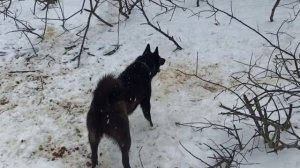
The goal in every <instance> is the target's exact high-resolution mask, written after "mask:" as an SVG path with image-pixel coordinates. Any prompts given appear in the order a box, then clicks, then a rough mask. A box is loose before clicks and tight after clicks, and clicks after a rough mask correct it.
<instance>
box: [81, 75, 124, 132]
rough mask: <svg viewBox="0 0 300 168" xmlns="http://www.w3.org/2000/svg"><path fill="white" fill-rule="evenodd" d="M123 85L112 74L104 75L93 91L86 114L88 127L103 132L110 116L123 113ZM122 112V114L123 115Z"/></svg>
mask: <svg viewBox="0 0 300 168" xmlns="http://www.w3.org/2000/svg"><path fill="white" fill-rule="evenodd" d="M123 99H124V98H123V87H122V84H121V83H120V81H119V80H118V79H116V78H115V77H114V76H113V75H106V76H104V77H103V78H102V79H101V80H100V81H99V83H98V85H97V88H96V90H95V91H94V98H93V100H92V103H91V107H90V110H89V112H88V116H87V126H88V128H93V129H97V131H101V132H105V128H106V127H107V126H108V125H111V124H109V123H110V122H111V121H110V120H111V119H112V118H113V117H112V116H115V115H120V113H125V114H126V111H124V110H123V109H122V106H123V104H124V103H122V100H123ZM125 114H124V115H125Z"/></svg>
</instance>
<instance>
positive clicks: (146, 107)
mask: <svg viewBox="0 0 300 168" xmlns="http://www.w3.org/2000/svg"><path fill="white" fill-rule="evenodd" d="M140 105H141V108H142V111H143V114H144V116H145V118H146V119H147V120H148V121H149V122H150V126H151V127H153V123H152V120H151V113H150V109H151V104H150V97H149V98H145V99H144V100H143V101H142V102H141V104H140Z"/></svg>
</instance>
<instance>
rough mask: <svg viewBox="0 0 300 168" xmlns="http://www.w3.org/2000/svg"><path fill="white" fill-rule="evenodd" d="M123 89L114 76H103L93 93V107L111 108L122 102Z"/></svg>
mask: <svg viewBox="0 0 300 168" xmlns="http://www.w3.org/2000/svg"><path fill="white" fill-rule="evenodd" d="M122 98H123V87H122V84H121V82H120V80H119V79H117V78H115V76H114V75H112V74H108V75H105V76H104V77H103V78H102V79H101V80H100V81H99V83H98V85H97V87H96V90H95V91H94V100H93V102H94V103H95V104H94V105H96V106H102V107H103V106H106V107H107V106H112V105H113V104H114V103H117V102H118V101H120V100H122Z"/></svg>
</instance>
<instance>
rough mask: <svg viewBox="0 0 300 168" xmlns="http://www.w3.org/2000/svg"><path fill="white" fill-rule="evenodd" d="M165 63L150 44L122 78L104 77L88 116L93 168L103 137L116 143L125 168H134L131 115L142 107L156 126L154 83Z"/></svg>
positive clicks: (147, 117) (146, 116)
mask: <svg viewBox="0 0 300 168" xmlns="http://www.w3.org/2000/svg"><path fill="white" fill-rule="evenodd" d="M164 63H165V59H164V58H161V57H160V56H159V54H158V48H156V49H155V51H154V53H151V51H150V45H149V44H148V45H147V47H146V49H145V51H144V53H143V55H142V56H139V57H138V58H137V59H136V60H135V61H134V62H133V63H132V64H131V65H129V66H128V67H127V68H126V69H125V71H124V72H122V73H121V74H120V75H119V77H118V78H116V77H114V76H113V75H106V76H104V77H103V78H102V79H101V80H100V82H99V83H98V86H97V88H96V90H95V91H94V98H93V101H92V103H91V107H90V110H89V112H88V115H87V127H88V131H89V142H90V145H91V150H92V168H94V167H96V165H97V164H98V156H97V153H98V152H97V150H98V145H99V142H100V139H101V138H102V136H103V134H106V135H108V136H109V137H111V138H113V139H114V140H116V142H117V143H118V145H119V147H120V150H121V152H122V163H123V167H124V168H130V164H129V156H128V155H129V149H130V145H131V137H130V131H129V121H128V115H129V114H131V113H132V112H133V111H134V110H135V108H136V107H137V106H138V105H141V108H142V111H143V113H144V116H145V118H146V119H147V120H148V121H149V122H150V125H151V126H153V123H152V120H151V114H150V107H151V104H150V97H151V80H152V78H153V77H154V76H155V75H156V74H157V73H158V72H159V67H160V66H161V65H163V64H164Z"/></svg>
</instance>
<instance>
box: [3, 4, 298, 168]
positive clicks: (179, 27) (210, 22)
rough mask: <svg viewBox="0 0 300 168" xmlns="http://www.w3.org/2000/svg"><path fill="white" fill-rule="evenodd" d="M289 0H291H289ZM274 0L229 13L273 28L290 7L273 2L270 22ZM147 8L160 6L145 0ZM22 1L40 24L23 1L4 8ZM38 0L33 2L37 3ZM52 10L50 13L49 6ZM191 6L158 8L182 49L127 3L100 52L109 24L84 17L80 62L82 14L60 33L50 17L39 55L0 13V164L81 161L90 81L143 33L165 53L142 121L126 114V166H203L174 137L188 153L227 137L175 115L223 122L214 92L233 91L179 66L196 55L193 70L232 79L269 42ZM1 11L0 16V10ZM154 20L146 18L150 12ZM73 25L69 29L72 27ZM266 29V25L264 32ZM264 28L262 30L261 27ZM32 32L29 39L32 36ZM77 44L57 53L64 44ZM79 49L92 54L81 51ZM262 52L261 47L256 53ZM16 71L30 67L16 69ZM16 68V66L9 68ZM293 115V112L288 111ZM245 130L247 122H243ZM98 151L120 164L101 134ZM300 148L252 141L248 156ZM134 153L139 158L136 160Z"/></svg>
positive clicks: (267, 161) (112, 66)
mask: <svg viewBox="0 0 300 168" xmlns="http://www.w3.org/2000/svg"><path fill="white" fill-rule="evenodd" d="M230 2H231V1H225V0H215V5H216V6H217V7H219V8H221V9H224V10H227V11H228V10H229V9H230ZM290 2H292V1H290ZM63 3H64V4H65V6H64V8H65V13H67V14H71V13H73V12H75V11H76V10H78V9H79V8H80V7H81V2H80V1H73V0H65V1H63ZM273 3H274V1H273V0H264V1H261V0H243V1H240V0H233V1H232V5H233V9H234V14H235V16H237V17H239V18H240V19H241V20H243V21H245V22H246V23H247V24H249V25H250V26H252V27H255V28H259V30H260V32H262V33H264V34H265V33H266V32H274V31H276V30H277V28H278V27H279V26H280V24H281V22H282V21H283V20H284V19H286V18H289V17H290V14H291V13H292V12H293V11H292V10H290V9H286V8H283V7H282V8H279V9H278V10H277V11H276V14H275V17H274V19H275V22H273V23H271V22H269V21H268V18H269V15H270V11H271V8H272V6H273ZM146 4H147V8H146V11H147V13H148V14H149V17H150V18H152V17H151V16H154V15H155V14H157V13H158V12H159V11H160V8H158V7H157V6H155V5H153V4H149V2H148V1H146ZM195 5H196V1H195V2H194V1H192V0H190V1H188V2H186V3H185V6H186V7H188V8H190V9H192V10H193V11H200V10H201V9H205V8H206V6H205V4H204V3H201V7H200V8H196V7H195ZM20 7H22V14H21V15H20V17H21V18H24V19H26V20H28V21H29V22H30V24H32V25H33V27H37V28H38V29H40V30H37V31H42V30H43V24H42V22H41V21H40V20H38V19H36V17H35V16H32V14H31V11H30V9H32V8H33V2H31V1H14V5H13V7H12V8H13V9H20ZM39 9H41V7H40V8H39ZM101 9H102V10H101V14H102V15H101V16H103V17H104V18H105V19H106V20H108V21H109V22H112V23H115V22H116V20H117V16H118V13H117V12H118V10H117V9H116V8H113V7H112V6H111V5H109V4H107V3H104V4H103V6H102V7H101ZM52 15H53V16H55V14H53V13H52ZM190 15H191V13H189V12H182V11H180V10H177V11H176V12H175V14H174V17H173V19H172V21H169V19H170V17H171V15H170V14H168V15H162V16H160V17H159V18H157V19H158V20H159V21H160V25H161V27H162V29H164V30H168V31H169V32H170V34H172V35H174V37H175V38H176V40H177V41H179V43H180V44H181V45H182V47H183V48H184V50H182V51H176V52H173V50H174V49H175V46H174V45H173V44H172V43H171V42H170V41H168V40H167V39H166V38H164V37H163V36H161V35H160V34H158V33H157V32H155V31H154V30H153V29H152V28H151V27H149V26H147V25H141V24H142V23H145V19H144V18H143V17H142V15H141V14H140V12H139V11H137V10H134V11H133V13H132V14H131V16H130V19H128V20H126V21H123V22H121V24H120V44H121V45H122V46H121V47H120V49H119V50H118V51H117V52H116V53H115V54H114V55H112V56H103V55H104V53H106V52H108V51H110V50H111V49H113V47H112V45H114V44H116V42H117V26H114V27H113V28H108V27H107V26H105V25H103V24H102V23H101V22H97V21H94V22H92V25H91V27H90V31H89V34H88V41H87V43H86V47H87V48H88V49H87V50H86V52H85V53H84V54H83V55H82V61H81V66H80V68H75V67H76V63H77V62H76V61H75V62H71V61H70V60H71V59H72V58H73V57H74V56H75V55H76V53H78V50H79V45H80V41H76V40H77V36H76V33H77V31H78V30H79V29H80V28H82V24H84V23H85V22H84V18H86V15H85V14H83V15H78V16H76V17H74V18H72V19H71V20H70V21H69V22H68V23H67V26H68V27H69V28H73V27H74V28H76V27H77V26H81V27H80V28H77V29H75V30H73V31H70V32H66V33H64V31H63V29H62V28H61V27H60V24H61V23H59V22H50V23H49V25H48V29H47V31H46V36H45V37H46V39H45V40H44V41H43V42H42V43H40V44H37V45H36V48H37V52H38V55H39V56H38V57H35V58H31V59H27V58H28V57H30V56H32V50H31V48H30V45H29V44H28V42H27V40H26V38H25V37H23V36H21V35H19V34H18V33H8V32H9V31H11V30H14V29H15V27H14V22H13V21H11V20H9V19H6V20H1V22H0V39H1V40H0V51H1V52H4V53H5V54H4V55H2V56H0V79H1V80H0V129H1V131H0V167H3V168H12V167H13V168H21V167H22V168H24V167H28V168H50V167H53V168H60V167H67V168H73V167H87V163H88V162H89V161H90V159H89V156H90V148H89V144H88V140H87V130H86V124H85V120H86V113H87V111H88V108H89V105H90V102H91V98H92V91H93V89H94V88H95V86H96V84H97V81H98V80H99V79H100V78H101V76H103V75H104V74H106V73H111V72H112V73H115V74H118V73H120V72H121V71H122V70H124V68H125V67H126V66H127V65H128V64H130V63H131V62H132V61H133V60H134V59H135V58H136V57H137V56H138V55H139V54H141V53H142V52H143V50H144V48H145V47H146V44H147V43H150V44H151V46H152V50H153V49H154V48H155V47H156V46H159V52H160V55H161V56H162V57H164V58H166V64H165V65H164V66H163V67H162V70H161V72H160V73H159V74H158V75H157V76H156V77H155V79H154V80H153V83H152V84H153V96H152V109H151V110H152V111H151V113H152V118H153V122H154V125H155V126H154V128H151V127H150V126H149V124H148V122H147V121H146V120H145V119H144V117H143V115H142V112H141V110H140V109H139V108H138V109H137V110H136V111H135V113H134V114H133V115H131V116H130V117H129V119H130V130H131V135H132V146H131V151H130V162H131V166H132V167H133V168H137V167H142V164H141V162H142V163H143V166H144V167H145V168H153V167H158V168H176V167H178V168H202V167H204V165H203V164H202V163H201V162H200V161H199V160H197V159H195V158H193V157H192V156H191V155H190V154H189V153H187V152H186V151H185V150H184V149H183V148H182V147H181V145H180V143H179V142H181V143H182V144H183V145H184V146H185V147H186V148H188V149H189V150H191V152H193V154H195V155H196V156H198V157H200V158H202V159H204V160H206V158H207V156H209V155H210V154H211V151H209V150H208V149H207V147H205V146H204V145H203V144H204V143H211V139H213V140H215V141H217V142H222V141H226V140H227V137H226V136H224V135H221V134H219V132H216V131H214V130H206V131H203V132H194V131H193V130H192V129H190V128H186V127H178V126H176V125H175V122H197V121H204V120H205V119H207V120H210V121H212V122H216V123H223V117H221V116H219V115H218V113H219V112H220V109H219V108H218V104H219V102H221V101H222V102H224V103H226V104H229V105H230V104H233V103H234V99H233V97H232V95H229V94H226V93H225V94H222V95H220V96H219V97H217V99H214V97H215V96H216V95H217V94H218V93H219V92H220V91H221V89H220V88H218V87H216V86H214V85H210V84H207V83H204V82H203V81H200V80H198V79H196V78H194V77H191V76H187V75H184V74H182V73H180V72H179V71H178V70H180V71H183V72H186V73H194V72H195V69H196V57H197V53H198V56H199V69H198V74H199V75H200V76H201V77H203V78H205V79H209V80H213V81H215V82H218V83H221V84H224V85H226V86H230V85H232V84H233V83H232V81H231V80H230V78H229V77H228V76H229V75H230V74H231V73H233V72H236V71H239V70H242V69H245V68H247V67H244V66H242V65H241V64H238V63H237V62H236V61H243V62H249V60H250V58H251V56H252V57H253V59H257V58H259V57H261V56H262V59H261V63H262V64H263V63H264V62H265V61H266V60H267V58H268V57H267V56H269V55H270V53H271V52H272V50H271V48H267V47H264V46H263V45H264V44H266V42H265V41H264V40H263V39H261V38H260V37H258V36H257V35H255V34H254V33H253V32H251V31H249V30H248V29H246V28H245V27H243V26H242V25H240V24H239V23H237V22H235V21H233V22H232V23H231V24H229V22H230V18H228V17H226V16H224V15H221V14H218V15H217V16H218V20H219V22H220V25H218V26H217V25H215V24H214V23H215V22H214V18H206V16H207V15H205V14H203V16H202V17H200V18H198V17H189V16H190ZM37 16H40V17H43V16H44V11H40V10H38V13H37ZM1 19H3V18H2V17H1ZM154 22H155V20H154ZM299 27H300V21H299V19H297V20H296V21H294V22H293V23H292V24H289V25H288V26H287V27H286V30H287V31H288V32H289V33H290V34H292V35H293V36H294V37H295V38H293V39H292V38H291V37H288V36H286V39H282V40H283V41H292V42H297V41H300V31H299ZM76 30H77V31H76ZM267 36H268V35H267ZM268 37H269V36H268ZM37 41H38V40H34V42H37ZM72 45H77V47H76V48H75V49H73V50H71V51H69V52H67V53H65V52H66V51H65V49H64V47H68V46H72ZM87 52H89V53H91V54H93V55H94V56H92V55H91V54H87ZM264 56H265V57H264ZM17 71H32V72H26V73H20V72H17ZM14 72H15V73H14ZM295 122H298V123H295V124H300V118H299V119H295ZM245 135H247V132H245ZM99 151H100V152H101V157H100V158H99V163H100V166H99V167H103V168H116V167H121V155H120V152H119V149H118V148H117V146H116V145H115V144H114V143H113V142H111V141H110V140H109V139H107V138H104V139H103V140H102V141H101V143H100V147H99ZM299 154H300V152H299V151H297V150H292V149H291V150H284V151H281V152H280V153H279V154H278V155H276V154H274V153H271V154H266V152H265V151H256V152H254V153H253V154H252V155H251V156H248V157H247V158H248V161H249V163H258V164H255V165H244V166H242V167H251V168H254V167H255V168H268V167H272V168H282V167H289V168H298V167H300V160H299ZM140 160H141V161H140Z"/></svg>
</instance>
